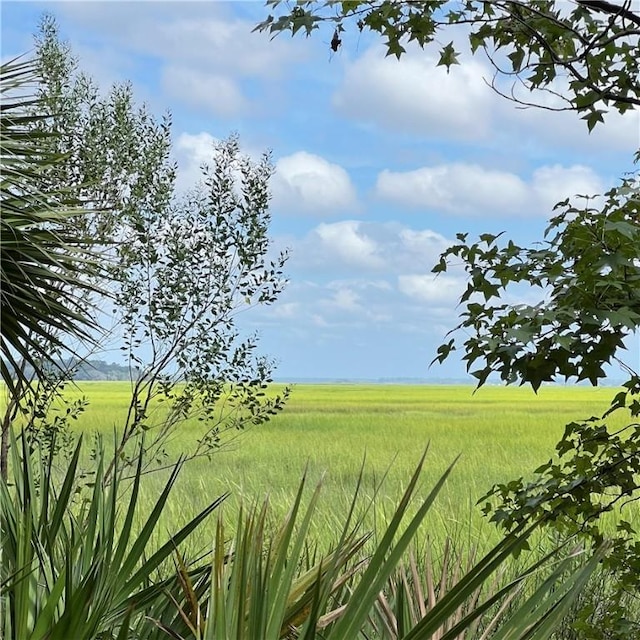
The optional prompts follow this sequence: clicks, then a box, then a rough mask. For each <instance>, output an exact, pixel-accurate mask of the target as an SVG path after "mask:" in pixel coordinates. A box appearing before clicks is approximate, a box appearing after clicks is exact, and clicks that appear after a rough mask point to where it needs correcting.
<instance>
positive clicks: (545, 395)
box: [77, 383, 614, 544]
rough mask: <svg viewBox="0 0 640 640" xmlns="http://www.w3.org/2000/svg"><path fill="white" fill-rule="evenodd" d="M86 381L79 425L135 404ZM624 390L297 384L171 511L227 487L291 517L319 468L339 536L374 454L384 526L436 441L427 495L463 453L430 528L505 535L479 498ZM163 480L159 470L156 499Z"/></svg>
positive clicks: (101, 426)
mask: <svg viewBox="0 0 640 640" xmlns="http://www.w3.org/2000/svg"><path fill="white" fill-rule="evenodd" d="M79 384H80V389H81V392H82V393H84V394H85V395H86V396H87V398H88V399H89V400H90V403H91V404H90V406H89V408H88V409H87V411H86V413H85V415H84V416H83V417H82V418H81V420H80V421H79V424H78V426H77V428H78V429H81V430H85V429H88V430H99V431H103V432H105V433H110V432H111V430H112V429H113V427H114V426H117V424H118V421H119V420H121V419H122V416H123V415H124V412H125V410H126V404H127V397H128V396H127V391H128V385H127V383H79ZM613 393H614V390H613V389H611V388H601V389H591V388H587V387H545V388H543V389H541V390H540V392H539V394H538V395H537V396H536V395H535V394H534V393H533V392H531V391H530V390H529V389H524V388H503V387H486V388H483V389H481V390H480V391H478V392H477V393H475V394H473V389H472V387H468V386H458V387H453V386H426V385H425V386H400V385H346V384H344V385H297V386H296V387H295V389H294V392H293V395H292V398H291V400H290V402H289V404H288V406H287V408H286V409H285V411H284V412H283V413H282V414H281V415H279V416H278V417H277V418H275V419H274V420H273V421H272V422H271V423H269V424H267V425H264V426H261V427H259V428H255V429H253V430H251V431H248V432H243V433H242V434H241V435H240V437H238V438H237V439H236V440H235V441H233V442H230V443H228V444H227V446H225V447H224V448H223V449H222V450H221V451H219V452H218V453H216V454H215V455H214V456H213V458H212V460H211V461H209V460H206V459H203V460H197V461H193V462H191V463H189V464H188V465H187V466H186V468H185V469H184V470H183V474H182V477H181V478H180V481H179V484H178V486H177V487H176V491H175V494H174V496H173V502H172V503H171V505H170V509H169V510H168V516H169V517H170V518H171V520H172V522H171V525H172V526H171V528H172V529H173V528H174V527H175V526H176V525H177V524H178V523H179V522H180V521H182V520H184V519H186V518H187V517H188V516H190V515H193V514H194V513H195V512H196V511H197V510H199V509H200V508H202V507H203V506H204V505H205V504H206V503H208V502H209V501H210V500H212V499H213V498H214V497H215V496H217V495H219V494H221V493H224V492H227V491H229V492H231V497H230V498H229V500H228V504H227V506H226V507H225V512H226V513H227V514H229V515H232V514H233V513H234V512H235V511H236V509H237V505H238V503H239V501H240V500H241V499H244V500H245V501H248V502H254V501H255V500H260V499H262V498H263V497H264V496H265V495H266V494H269V496H270V500H271V502H272V505H273V506H274V507H275V510H276V512H280V513H282V514H284V513H285V512H286V509H287V508H288V506H289V505H290V504H291V501H292V498H293V495H294V492H295V490H296V488H297V486H298V483H299V480H300V477H301V475H302V473H303V471H304V469H305V467H308V477H309V482H310V484H315V483H316V482H317V481H318V480H319V479H320V477H321V476H322V475H323V474H324V473H325V472H326V476H325V478H324V481H323V483H324V499H323V502H322V504H321V511H320V514H319V515H320V518H319V520H318V522H317V527H318V531H317V534H318V537H319V538H320V539H322V538H324V537H325V536H327V535H328V536H329V538H332V537H333V536H332V535H331V534H332V532H335V530H336V528H337V526H338V524H339V522H340V518H341V516H342V515H343V514H344V513H346V510H347V508H348V502H349V498H350V496H351V495H352V492H353V488H354V487H355V485H356V481H357V477H358V474H359V469H360V466H361V463H362V461H363V459H365V457H366V462H365V476H364V479H365V480H364V494H365V495H367V496H371V495H373V492H374V487H375V486H376V485H377V483H378V482H379V481H380V479H381V478H382V476H383V475H384V473H385V471H386V470H387V469H389V474H388V477H387V479H386V481H385V484H384V488H383V489H382V491H381V492H380V494H379V495H378V497H377V499H376V503H375V510H374V511H373V512H372V513H371V515H370V517H371V518H372V519H373V523H374V524H375V522H377V521H379V519H380V518H384V517H385V514H387V513H388V512H389V511H390V510H391V509H392V507H393V506H394V505H395V504H396V502H397V500H398V498H399V496H400V494H401V490H402V488H403V485H404V483H406V482H407V480H408V478H409V476H410V474H411V472H412V471H413V469H414V467H415V464H416V462H417V461H418V459H419V457H420V454H421V453H422V451H423V450H424V449H425V447H426V446H427V445H429V454H428V458H427V464H426V468H425V472H424V474H423V483H424V488H425V491H426V489H427V488H428V487H429V486H430V485H432V484H433V483H434V482H435V481H436V480H437V479H438V478H439V477H440V475H441V474H442V472H443V471H444V470H445V469H446V468H447V466H448V465H449V464H450V463H451V462H452V461H453V460H454V459H455V458H456V456H458V455H460V459H459V461H458V462H457V464H456V468H455V469H454V472H453V474H452V476H451V478H450V479H449V481H448V483H447V485H446V486H445V489H444V490H443V492H442V493H441V496H440V498H439V500H438V503H437V504H436V507H435V509H434V510H433V512H432V513H431V514H430V516H429V518H428V521H427V525H426V526H427V529H428V530H429V533H430V534H432V535H434V536H435V537H438V538H441V537H442V536H444V535H445V534H450V535H452V536H453V537H455V538H460V537H461V538H463V539H464V540H465V541H467V542H475V541H476V540H483V541H486V540H488V539H492V538H493V537H494V535H495V532H494V530H493V527H492V526H490V525H488V524H487V523H486V522H485V520H484V519H483V518H482V517H481V515H480V514H479V510H478V508H477V507H475V506H474V505H475V502H476V500H477V498H478V497H479V496H481V495H482V494H483V493H484V492H485V491H486V490H487V489H488V488H489V487H490V486H491V485H492V483H494V482H501V481H508V480H510V479H513V478H516V477H519V476H520V475H527V474H529V473H530V472H531V471H532V470H533V469H535V468H536V467H537V466H539V465H540V464H541V463H542V462H544V461H546V460H548V459H549V457H550V456H551V455H552V452H553V446H554V444H555V443H556V442H557V440H558V439H559V438H560V436H561V434H562V431H563V429H564V425H565V423H566V422H568V421H570V420H575V419H580V418H585V417H588V416H591V415H597V414H599V413H601V412H602V411H603V410H604V409H605V408H606V407H607V405H608V402H609V400H610V399H611V397H612V395H613ZM197 435H198V430H197V427H196V426H194V425H189V424H186V425H185V426H184V428H183V429H182V430H181V432H180V436H179V438H177V439H176V440H175V441H174V442H173V443H172V447H173V448H172V451H171V454H172V455H174V454H175V456H176V457H177V455H178V454H179V452H180V451H181V450H182V449H183V448H184V447H185V446H188V444H189V442H190V440H191V441H193V439H194V438H196V437H197ZM161 480H162V478H161V477H157V476H156V477H154V476H150V477H149V478H148V480H147V483H148V484H147V491H148V492H149V495H153V494H154V493H156V488H155V487H156V484H157V487H159V486H160V483H161ZM167 524H168V523H167ZM203 535H205V534H204V533H203ZM203 544H206V542H205V540H203Z"/></svg>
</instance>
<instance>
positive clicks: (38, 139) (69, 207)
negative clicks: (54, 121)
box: [0, 59, 99, 388]
mask: <svg viewBox="0 0 640 640" xmlns="http://www.w3.org/2000/svg"><path fill="white" fill-rule="evenodd" d="M0 86H1V95H2V101H1V104H0V155H1V174H0V184H1V195H0V231H1V234H0V252H1V258H2V260H1V263H2V265H1V276H0V296H1V304H2V307H1V314H2V315H1V321H2V322H1V324H2V332H1V333H2V336H1V340H2V342H1V347H2V372H1V373H2V378H3V380H4V381H5V383H7V384H8V385H9V387H10V388H11V387H12V386H13V381H14V378H15V377H18V378H20V376H22V375H23V374H22V373H21V370H22V366H21V364H22V363H28V364H29V365H31V366H32V367H33V369H34V371H35V372H36V375H39V374H41V373H42V371H43V367H46V365H47V364H55V362H54V361H53V356H52V352H53V351H55V348H56V347H59V348H61V349H67V348H68V346H67V345H68V344H69V337H71V338H82V339H89V340H90V339H91V336H92V332H93V330H94V329H96V326H95V319H94V318H93V317H92V316H91V315H90V314H89V312H88V309H87V294H90V293H98V292H99V288H98V287H97V286H96V284H95V280H94V281H93V282H92V280H91V278H88V277H87V275H88V274H90V273H93V274H95V273H96V272H97V268H98V262H97V260H96V259H97V256H96V254H94V253H92V251H91V246H93V245H95V242H96V241H95V240H93V239H88V238H86V237H83V234H82V233H79V232H78V231H77V230H76V229H75V225H74V221H77V219H78V216H81V215H84V214H85V213H88V211H87V209H85V208H83V206H82V203H81V202H79V201H78V200H77V199H76V198H75V197H74V194H73V193H72V192H71V191H70V190H65V189H60V188H59V187H51V183H52V181H51V180H50V176H51V175H52V172H53V171H55V169H56V168H57V167H59V166H60V164H61V163H62V162H63V161H64V156H61V155H60V154H57V153H56V152H55V151H53V147H52V145H51V141H52V138H54V137H55V135H56V134H55V133H51V132H50V131H46V129H45V127H44V126H42V125H44V124H45V123H46V122H47V119H48V118H50V114H47V113H46V111H45V110H44V107H43V103H42V100H41V98H40V97H39V96H38V94H37V88H38V71H37V66H36V63H35V61H32V60H21V59H14V60H11V61H9V62H7V63H4V64H2V65H0ZM52 347H53V349H52Z"/></svg>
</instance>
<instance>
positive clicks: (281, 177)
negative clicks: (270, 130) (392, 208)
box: [271, 151, 357, 215]
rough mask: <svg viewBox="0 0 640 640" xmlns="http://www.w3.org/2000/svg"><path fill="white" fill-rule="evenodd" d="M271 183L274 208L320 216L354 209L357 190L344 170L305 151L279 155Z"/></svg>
mask: <svg viewBox="0 0 640 640" xmlns="http://www.w3.org/2000/svg"><path fill="white" fill-rule="evenodd" d="M271 185H272V189H273V195H274V203H273V205H274V208H275V207H277V208H281V209H283V210H286V211H290V212H299V213H313V214H320V215H332V214H337V213H339V212H341V211H344V210H346V209H351V210H353V209H355V208H357V197H356V191H355V189H354V187H353V184H352V183H351V179H350V177H349V174H348V173H347V172H346V171H345V169H343V168H342V167H341V166H339V165H337V164H333V163H331V162H328V161H327V160H325V159H324V158H321V157H320V156H317V155H314V154H312V153H307V152H306V151H298V152H296V153H294V154H292V155H289V156H284V157H282V158H280V159H279V160H278V161H277V163H276V174H275V176H274V178H273V180H272V183H271Z"/></svg>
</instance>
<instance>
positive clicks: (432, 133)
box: [2, 1, 640, 379]
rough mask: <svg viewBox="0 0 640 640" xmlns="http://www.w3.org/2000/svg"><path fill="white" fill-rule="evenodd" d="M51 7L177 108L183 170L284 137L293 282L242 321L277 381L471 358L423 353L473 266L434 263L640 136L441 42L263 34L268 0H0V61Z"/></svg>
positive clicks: (639, 121)
mask: <svg viewBox="0 0 640 640" xmlns="http://www.w3.org/2000/svg"><path fill="white" fill-rule="evenodd" d="M44 11H48V12H51V13H53V14H54V15H55V16H56V18H57V19H58V22H59V25H60V29H61V33H62V36H63V37H64V38H65V39H67V40H68V41H69V42H70V44H71V46H72V48H73V50H74V52H75V53H76V54H77V56H78V57H79V59H80V63H81V66H82V68H83V69H84V70H86V71H87V72H88V73H90V74H91V75H92V76H93V77H94V78H95V79H96V80H97V81H98V82H99V83H100V84H101V86H104V87H105V88H106V87H108V86H109V85H110V84H111V83H113V82H120V81H125V80H130V81H131V82H132V84H133V87H134V91H135V94H136V96H137V98H138V99H139V100H140V101H141V102H143V101H144V102H147V103H148V104H149V106H150V107H151V109H152V110H153V111H154V112H155V113H157V114H158V115H159V114H161V113H163V112H164V111H166V110H167V109H168V110H170V111H171V113H172V114H173V123H174V126H173V139H174V147H175V154H176V159H177V160H178V162H179V166H180V176H179V180H180V183H181V184H183V185H187V184H189V183H190V182H192V181H194V180H196V179H197V177H198V175H199V173H198V167H199V165H200V163H201V162H202V161H204V160H205V159H206V158H207V154H209V153H210V151H211V145H212V141H213V140H214V139H217V138H223V137H226V136H227V135H229V133H231V132H233V131H237V132H238V133H239V134H240V137H241V141H242V144H243V147H244V148H245V149H246V150H247V152H249V153H252V154H253V153H255V154H257V153H259V152H260V151H262V150H264V149H267V148H269V149H272V151H273V157H274V161H275V162H276V170H277V172H276V175H275V177H274V179H273V182H272V188H273V196H274V197H273V207H272V217H273V225H272V235H273V238H274V244H275V246H278V247H289V248H290V249H291V255H292V257H291V259H290V262H289V264H288V269H287V273H288V276H289V278H290V284H289V287H288V289H287V291H286V292H285V293H284V294H283V295H282V296H281V298H280V300H279V302H278V303H277V304H275V305H274V306H272V307H270V308H268V309H259V310H254V311H253V312H252V313H251V315H250V316H247V317H246V319H245V320H244V322H245V323H246V327H247V328H248V329H250V330H258V331H259V332H260V334H261V335H262V348H263V351H265V352H266V353H269V354H271V355H272V356H274V357H275V358H276V359H277V360H278V361H279V367H278V371H277V377H278V378H282V379H296V378H332V379H351V378H366V379H378V378H395V377H408V378H409V377H410V378H427V379H435V378H451V377H454V378H461V377H463V376H464V368H463V366H462V365H461V363H460V362H459V361H455V360H452V361H451V362H448V363H446V364H445V365H441V366H434V367H432V368H431V369H429V368H428V364H429V362H430V361H431V360H432V358H433V356H434V354H435V350H436V348H437V346H438V345H439V344H440V343H441V341H442V339H443V337H444V335H445V333H446V332H447V331H448V330H449V329H450V328H452V327H453V326H454V325H455V324H456V300H457V296H458V295H459V294H460V293H461V292H462V290H463V289H464V279H463V277H462V274H461V273H456V272H455V271H453V272H451V273H450V274H447V276H446V277H440V278H438V279H434V278H433V277H432V276H431V275H430V274H429V271H430V268H431V266H433V264H434V263H435V262H436V260H437V258H438V255H439V254H440V253H441V252H442V251H443V250H444V249H445V248H446V247H447V246H448V245H449V244H451V242H452V241H453V240H454V239H455V234H456V233H457V232H469V233H470V234H471V236H473V235H474V234H479V233H483V232H493V233H496V232H499V231H506V232H507V235H508V236H509V237H512V238H513V239H514V240H515V241H517V242H520V243H531V242H534V241H536V240H539V239H540V238H541V236H542V231H543V229H544V228H545V226H546V223H547V221H548V219H549V217H550V215H551V209H552V206H553V204H554V203H555V202H557V201H559V200H562V199H564V198H565V197H568V196H572V195H574V194H576V193H580V194H595V193H601V192H602V191H603V190H606V189H607V188H608V187H610V186H613V185H614V184H616V181H617V178H618V177H619V176H620V175H622V173H623V172H625V171H628V170H630V169H631V168H632V163H631V159H632V155H633V152H634V151H635V150H636V148H637V147H638V142H639V137H640V133H639V132H640V114H639V113H638V112H637V111H635V112H627V114H625V115H624V116H619V115H617V114H611V115H610V116H609V117H608V119H607V121H606V123H605V125H604V126H600V127H598V128H596V130H595V131H594V132H593V133H592V134H590V135H589V134H588V133H587V128H586V125H585V123H584V122H583V121H581V120H579V118H578V117H577V116H576V115H575V114H573V113H554V112H550V111H546V110H533V109H529V110H521V109H516V108H515V107H514V105H513V104H512V103H510V102H508V101H506V100H504V99H502V98H500V97H499V96H498V95H496V94H495V93H494V92H492V91H491V89H489V87H488V86H487V85H486V83H485V79H490V78H491V76H492V73H491V70H490V67H489V66H488V64H487V62H486V61H484V60H482V59H479V58H471V57H469V56H466V55H463V56H461V61H462V64H461V65H460V66H457V67H452V69H451V73H450V74H449V75H447V73H446V71H445V70H444V69H443V68H442V67H440V68H436V67H435V64H434V62H435V60H434V56H437V53H436V52H435V51H427V52H423V51H421V50H419V49H409V51H408V53H407V54H406V56H405V57H404V58H403V59H402V60H400V61H396V60H395V59H393V58H385V56H384V51H383V50H382V49H381V47H380V45H379V43H378V41H377V40H376V39H375V38H373V37H371V36H368V37H366V36H362V37H358V38H356V36H355V35H354V36H352V37H349V38H345V39H344V46H343V47H342V49H341V50H340V51H339V52H338V53H337V54H331V52H330V50H329V46H328V42H329V40H330V38H331V33H330V31H328V30H327V32H326V33H320V34H317V35H315V37H313V38H311V39H304V38H302V37H296V38H294V39H292V38H290V37H288V36H280V37H278V38H276V39H275V40H272V41H270V40H269V38H268V37H267V36H265V35H264V34H256V33H251V30H252V28H253V27H254V26H255V24H256V23H257V22H258V21H260V20H261V19H264V18H265V17H266V15H267V10H266V9H265V7H264V6H263V4H262V3H257V2H214V1H211V2H195V3H191V2H137V3H127V2H88V1H85V2H61V3H57V2H46V3H45V2H6V1H5V2H2V56H3V59H6V58H7V57H10V56H13V55H17V54H20V53H24V52H26V51H28V50H29V49H31V48H32V34H33V32H34V31H35V30H36V27H37V23H38V20H39V19H40V16H41V15H42V13H43V12H44ZM463 36H464V34H462V33H461V34H459V36H458V35H456V37H463ZM448 39H449V38H447V40H448ZM436 59H437V57H436ZM542 99H543V100H544V99H546V98H544V97H543V98H542ZM518 296H521V297H520V298H519V300H522V301H527V302H532V301H534V300H537V298H538V297H539V293H536V292H533V291H527V290H522V291H521V292H519V293H518ZM514 301H518V300H517V299H515V298H514ZM632 352H633V353H634V354H636V355H634V356H632V358H631V364H634V365H637V364H638V363H637V359H638V357H637V353H638V349H637V346H635V344H634V347H633V349H632ZM634 360H636V362H634Z"/></svg>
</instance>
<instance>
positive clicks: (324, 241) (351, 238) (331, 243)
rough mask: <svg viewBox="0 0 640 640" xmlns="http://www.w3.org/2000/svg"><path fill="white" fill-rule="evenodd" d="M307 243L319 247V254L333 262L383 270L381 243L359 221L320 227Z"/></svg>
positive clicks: (345, 221) (324, 224) (313, 232)
mask: <svg viewBox="0 0 640 640" xmlns="http://www.w3.org/2000/svg"><path fill="white" fill-rule="evenodd" d="M307 242H308V243H309V244H312V245H314V244H315V245H316V246H315V247H314V249H315V250H316V253H317V254H318V253H319V254H323V255H324V256H325V259H327V260H328V261H329V264H330V261H331V260H332V259H338V260H339V261H340V262H342V263H343V264H344V265H345V266H351V267H359V268H365V269H379V268H381V267H383V266H384V260H383V259H382V257H381V255H380V252H379V248H378V244H377V243H376V241H375V240H374V239H373V238H371V237H370V236H368V235H367V234H366V232H364V231H363V230H362V228H361V223H360V222H359V221H357V220H343V221H341V222H334V223H332V224H326V223H323V224H320V225H318V226H317V227H316V228H315V229H314V230H313V231H312V232H311V234H310V238H308V240H307Z"/></svg>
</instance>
